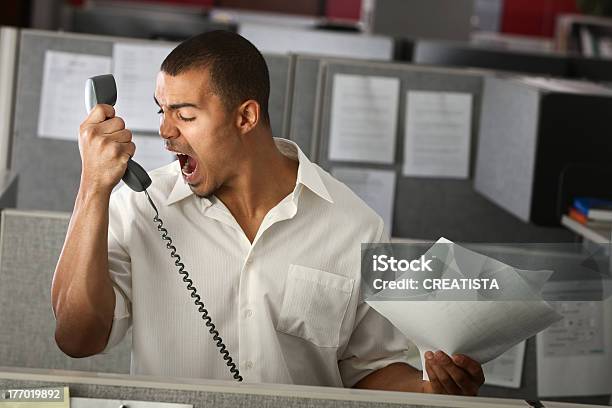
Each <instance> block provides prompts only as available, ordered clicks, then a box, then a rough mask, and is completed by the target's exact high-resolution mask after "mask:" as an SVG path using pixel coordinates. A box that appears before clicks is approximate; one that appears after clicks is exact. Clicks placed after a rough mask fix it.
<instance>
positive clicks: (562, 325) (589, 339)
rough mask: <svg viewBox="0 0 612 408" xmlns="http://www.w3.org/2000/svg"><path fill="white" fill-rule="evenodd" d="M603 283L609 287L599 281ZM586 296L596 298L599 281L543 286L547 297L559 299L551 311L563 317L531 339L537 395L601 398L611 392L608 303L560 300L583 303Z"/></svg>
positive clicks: (610, 303)
mask: <svg viewBox="0 0 612 408" xmlns="http://www.w3.org/2000/svg"><path fill="white" fill-rule="evenodd" d="M603 283H604V285H609V282H606V281H605V280H604V281H603ZM589 292H590V293H591V295H590V297H593V298H597V297H598V296H599V297H601V296H600V293H601V282H600V281H564V282H549V283H547V284H546V286H545V287H544V291H543V293H544V294H546V296H547V297H548V298H550V299H554V298H558V299H560V301H556V302H554V303H553V307H554V308H555V309H556V310H557V312H558V313H560V314H561V315H563V316H564V319H563V320H562V321H560V322H557V323H555V324H553V325H552V326H550V327H549V328H548V329H547V330H545V331H543V332H542V333H539V334H538V336H537V337H536V344H537V367H538V396H541V397H568V396H587V395H604V394H610V391H612V383H611V381H610V378H612V323H611V322H612V300H611V299H609V298H608V299H604V300H601V301H595V300H580V301H578V300H567V301H566V300H563V299H588V298H589V296H588V294H589ZM604 293H609V292H608V291H605V292H604ZM576 378H580V380H579V381H577V380H576Z"/></svg>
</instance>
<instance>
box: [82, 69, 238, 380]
mask: <svg viewBox="0 0 612 408" xmlns="http://www.w3.org/2000/svg"><path fill="white" fill-rule="evenodd" d="M116 102H117V84H116V83H115V78H114V77H113V75H112V74H107V75H98V76H95V77H92V78H89V79H88V80H87V82H86V83H85V106H86V107H87V112H91V110H92V109H93V108H94V107H95V106H96V105H97V104H99V103H101V104H106V105H115V103H116ZM122 180H123V181H124V182H125V184H127V186H128V187H130V188H131V189H132V190H134V191H136V192H141V191H142V192H144V193H145V195H146V196H147V199H148V200H149V203H150V204H151V206H152V207H153V210H154V211H155V217H153V222H155V223H156V224H157V230H158V231H159V232H160V234H161V239H162V241H166V248H167V249H168V250H170V257H171V258H172V259H173V260H174V265H176V266H177V267H178V273H179V275H181V277H182V280H183V282H185V283H187V290H188V291H189V292H190V296H191V297H192V298H193V299H194V303H195V305H196V306H197V307H198V311H199V312H200V313H202V320H204V324H205V326H206V327H208V332H209V333H210V334H211V335H212V339H213V342H214V343H215V345H216V346H217V347H218V348H219V352H220V353H221V356H222V357H223V360H224V361H225V364H226V365H227V366H228V367H229V371H230V374H231V375H232V376H233V377H234V379H236V380H238V381H242V377H241V376H240V372H239V371H238V368H237V367H236V363H234V362H233V360H232V357H231V356H230V354H229V351H228V350H227V347H226V346H225V344H223V339H222V338H221V336H219V332H218V331H217V329H216V328H215V325H214V323H213V322H212V319H211V317H210V316H209V314H208V310H206V308H205V307H204V303H202V301H201V298H200V295H198V292H197V289H196V287H195V286H194V285H193V281H192V280H191V279H189V273H188V272H187V271H186V270H185V265H184V264H183V263H182V262H181V257H180V255H179V254H178V253H177V251H176V247H175V246H174V245H173V244H172V238H170V236H169V235H168V230H166V228H164V223H163V221H162V220H161V218H159V211H157V207H156V206H155V204H154V203H153V200H152V199H151V196H149V193H148V192H147V188H149V186H150V185H151V178H150V177H149V175H148V174H147V172H146V171H145V169H143V168H142V167H141V166H140V165H139V164H138V163H136V162H135V161H133V160H132V159H129V160H128V163H127V169H126V170H125V174H124V175H123V177H122Z"/></svg>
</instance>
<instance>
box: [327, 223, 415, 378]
mask: <svg viewBox="0 0 612 408" xmlns="http://www.w3.org/2000/svg"><path fill="white" fill-rule="evenodd" d="M376 235H377V237H376V240H375V241H374V242H375V243H382V244H386V243H389V238H388V235H387V234H386V232H385V230H384V226H383V224H382V220H381V225H380V226H379V228H378V231H377V234H376ZM362 296H363V295H362ZM418 360H419V351H418V348H417V347H416V346H415V345H414V344H413V343H412V342H411V341H410V340H409V339H408V338H407V337H406V336H404V334H403V333H401V332H400V331H399V330H398V329H397V328H395V326H393V324H391V323H390V322H389V321H388V320H387V319H385V318H384V317H383V316H382V315H381V314H380V313H378V312H377V311H376V310H374V309H373V308H371V307H370V305H368V304H367V303H365V301H364V299H360V303H359V305H358V306H357V311H356V314H355V326H354V329H353V333H352V334H351V337H350V338H349V342H348V345H347V347H346V348H345V350H344V352H343V354H342V357H341V359H340V361H338V367H339V370H340V376H341V377H342V382H343V384H344V386H345V387H352V386H354V385H355V384H356V383H357V382H359V380H361V379H362V378H364V377H366V376H367V375H368V374H370V373H372V372H374V371H376V370H378V369H381V368H384V367H386V366H388V365H389V364H393V363H406V364H410V365H413V366H414V365H415V362H416V361H418Z"/></svg>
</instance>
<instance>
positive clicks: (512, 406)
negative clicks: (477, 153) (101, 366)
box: [0, 367, 593, 408]
mask: <svg viewBox="0 0 612 408" xmlns="http://www.w3.org/2000/svg"><path fill="white" fill-rule="evenodd" d="M58 385H66V386H68V387H69V388H70V396H71V397H87V398H108V399H130V400H141V401H160V402H173V403H183V404H193V406H194V408H200V407H202V408H203V407H215V408H216V407H223V408H225V407H250V406H254V407H263V406H265V407H283V408H285V407H287V408H297V407H309V408H312V407H317V408H318V407H321V408H326V407H329V408H331V407H380V408H387V407H399V406H402V407H408V408H410V407H414V408H416V407H427V408H431V407H448V408H468V407H469V408H517V407H529V405H528V404H527V403H526V402H525V401H522V400H508V399H495V398H484V397H456V396H449V395H424V394H414V393H403V392H385V391H367V390H354V389H344V388H331V387H311V386H300V385H286V384H249V383H244V384H242V383H236V382H230V381H219V380H205V379H193V378H161V377H145V376H129V375H121V374H103V373H91V372H82V371H64V370H46V369H33V368H14V367H0V389H7V388H29V387H50V386H58ZM557 406H558V407H565V405H564V404H561V405H557ZM572 406H575V405H572ZM567 407H568V408H569V407H570V406H569V405H567ZM585 407H587V406H585ZM589 407H591V408H592V407H593V406H589Z"/></svg>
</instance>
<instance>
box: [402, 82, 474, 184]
mask: <svg viewBox="0 0 612 408" xmlns="http://www.w3.org/2000/svg"><path fill="white" fill-rule="evenodd" d="M405 128H406V129H405V134H404V138H405V139H404V166H403V175H404V176H408V177H444V178H460V179H465V178H467V177H469V170H470V139H471V137H470V136H471V132H472V95H471V94H467V93H449V92H421V91H408V97H407V102H406V125H405Z"/></svg>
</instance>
